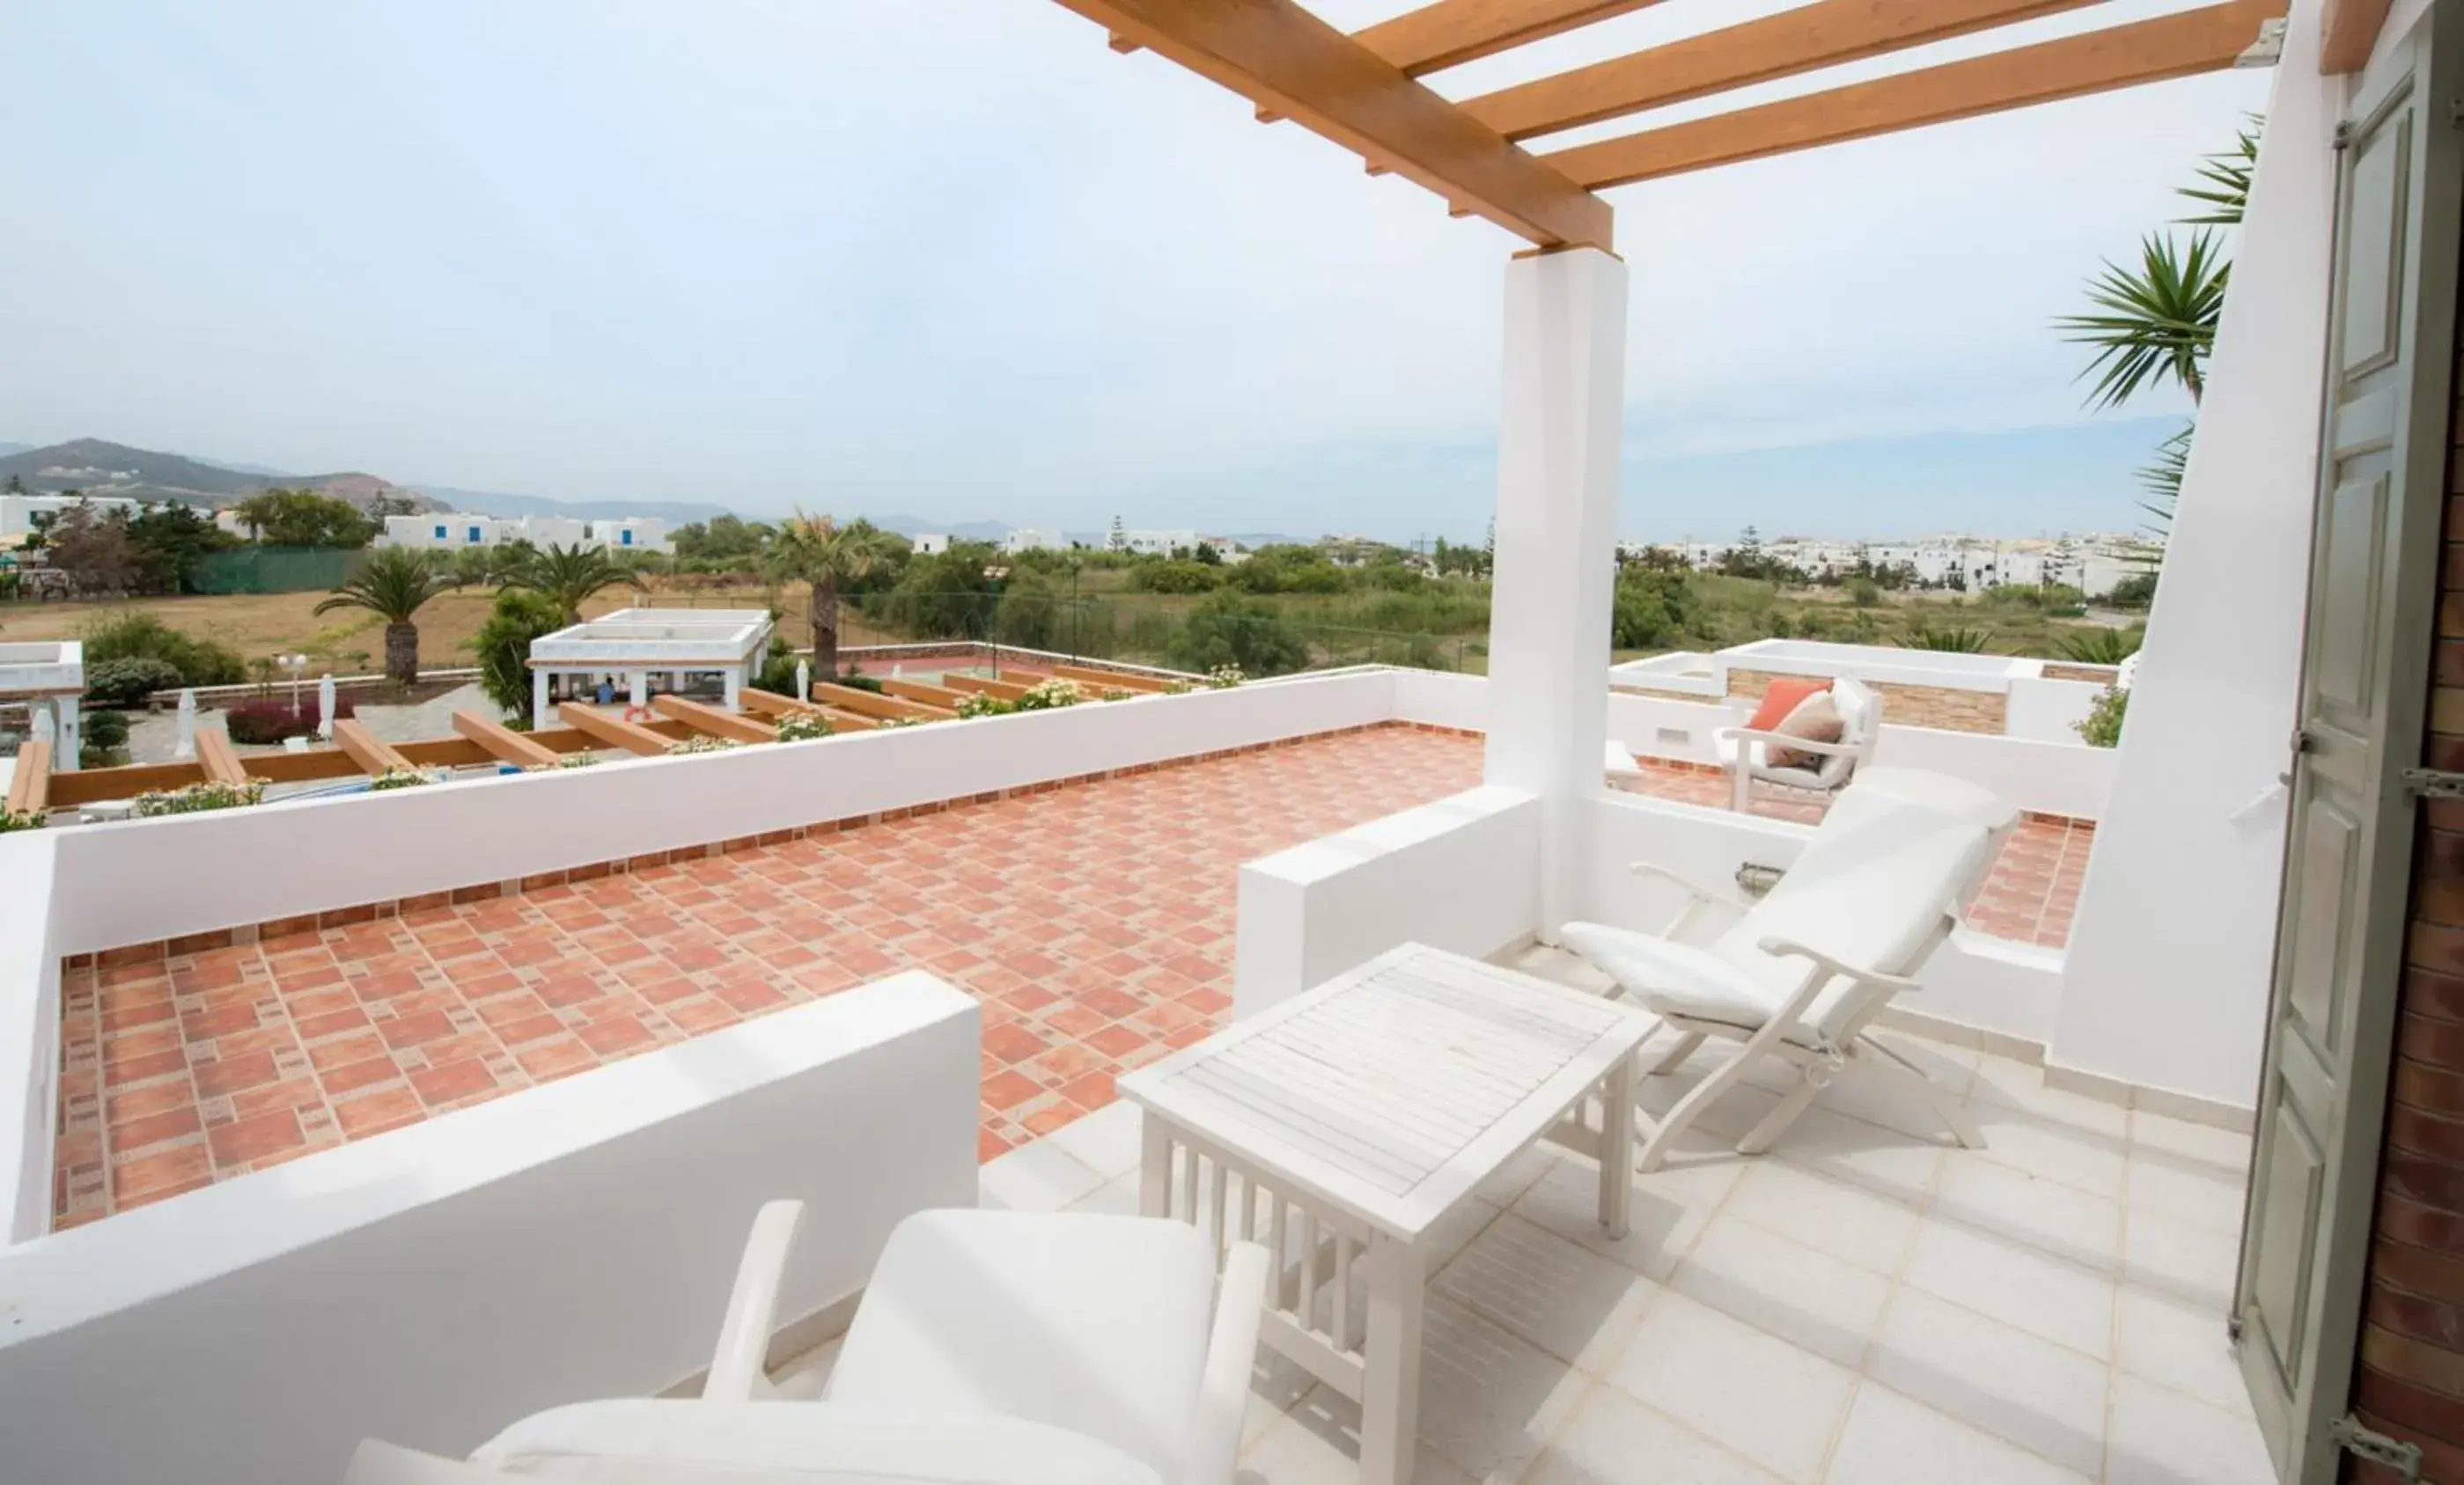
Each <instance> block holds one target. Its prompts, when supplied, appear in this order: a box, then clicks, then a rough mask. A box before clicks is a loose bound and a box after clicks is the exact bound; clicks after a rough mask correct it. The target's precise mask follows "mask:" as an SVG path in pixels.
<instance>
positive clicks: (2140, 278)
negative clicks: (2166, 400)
mask: <svg viewBox="0 0 2464 1485" xmlns="http://www.w3.org/2000/svg"><path fill="white" fill-rule="evenodd" d="M2139 257H2140V261H2139V267H2138V269H2137V271H2136V272H2131V271H2126V270H2124V269H2122V268H2119V267H2117V266H2115V265H2114V264H2113V263H2111V262H2108V263H2106V264H2105V265H2104V272H2103V273H2100V274H2099V275H2097V277H2096V278H2094V279H2093V280H2091V281H2090V282H2089V285H2088V295H2087V296H2088V302H2090V303H2091V304H2093V305H2095V306H2096V310H2097V312H2096V313H2094V314H2090V315H2065V316H2063V317H2061V318H2059V319H2057V320H2056V321H2055V322H2054V323H2055V325H2056V326H2057V327H2058V328H2059V329H2062V330H2064V331H2067V332H2069V334H2068V336H2067V337H2066V338H2068V339H2070V340H2073V341H2076V342H2078V343H2079V344H2082V345H2093V346H2095V347H2097V352H2096V354H2095V355H2094V356H2093V357H2091V358H2089V360H2088V363H2087V370H2086V371H2083V372H2081V373H2079V374H2080V375H2081V376H2089V375H2094V376H2095V377H2096V379H2097V381H2096V385H2095V386H2094V387H2093V388H2092V389H2090V391H2089V393H2088V405H2089V406H2091V407H2119V406H2120V405H2122V404H2123V403H2125V402H2128V401H2129V400H2130V399H2131V398H2132V397H2133V396H2134V395H2136V394H2137V393H2139V392H2141V391H2143V390H2145V388H2147V387H2149V386H2153V385H2155V384H2157V383H2159V382H2167V381H2172V382H2180V383H2181V384H2182V386H2183V388H2184V389H2185V390H2186V391H2188V392H2189V394H2190V401H2191V402H2192V403H2193V404H2196V403H2197V402H2198V400H2199V398H2200V395H2201V394H2202V393H2203V392H2204V391H2205V390H2206V387H2207V382H2206V371H2207V360H2208V353H2209V352H2210V351H2211V350H2212V349H2214V348H2215V343H2216V319H2217V317H2219V316H2220V315H2221V314H2222V313H2223V311H2224V304H2225V289H2226V287H2227V286H2228V284H2229V282H2230V280H2231V278H2232V275H2233V265H2232V264H2231V263H2230V262H2228V261H2227V260H2226V258H2225V255H2224V249H2223V247H2222V245H2221V244H2220V243H2219V242H2218V240H2217V238H2216V234H2215V233H2213V232H2211V231H2208V230H2204V229H2202V230H2200V231H2196V232H2193V233H2191V234H2190V241H2189V246H2188V247H2187V248H2184V247H2177V246H2176V245H2175V243H2174V241H2173V239H2172V237H2171V236H2169V235H2158V234H2155V233H2150V234H2149V235H2148V236H2146V237H2145V238H2144V239H2142V241H2141V242H2140V245H2139Z"/></svg>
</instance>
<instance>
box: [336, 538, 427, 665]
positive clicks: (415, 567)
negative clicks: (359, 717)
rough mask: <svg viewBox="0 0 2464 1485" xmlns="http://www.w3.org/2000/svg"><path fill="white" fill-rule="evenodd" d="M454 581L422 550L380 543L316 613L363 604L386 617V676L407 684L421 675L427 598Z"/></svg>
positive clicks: (365, 608) (379, 615)
mask: <svg viewBox="0 0 2464 1485" xmlns="http://www.w3.org/2000/svg"><path fill="white" fill-rule="evenodd" d="M456 585H457V584H456V583H455V582H454V580H453V579H452V578H451V577H450V576H448V575H447V574H446V572H445V571H444V569H442V568H440V567H439V566H438V565H437V564H436V563H435V562H434V561H432V560H430V559H429V557H428V555H427V554H426V553H424V552H414V551H412V550H410V549H409V548H407V547H381V548H379V549H378V550H376V551H375V552H372V553H370V554H369V555H368V560H367V563H366V565H364V566H363V567H362V568H361V569H360V571H359V576H357V577H355V578H353V579H351V580H350V581H348V582H345V583H343V584H342V585H341V587H339V588H336V589H335V590H334V594H333V597H331V598H328V599H325V600H323V601H320V602H319V603H318V605H317V608H316V612H318V613H319V614H324V613H330V612H332V611H333V610H335V609H338V608H358V609H364V610H365V611H367V612H368V613H371V614H374V615H376V616H377V617H378V618H380V619H383V620H384V621H385V675H386V676H387V677H388V678H389V679H391V680H394V681H397V682H399V683H401V684H402V685H405V686H407V685H409V684H410V683H412V682H413V681H416V680H418V679H419V625H418V624H417V623H416V622H413V621H415V620H416V619H417V617H418V615H419V611H420V609H422V608H423V607H426V606H427V603H428V601H429V599H432V598H434V597H436V595H438V594H440V593H443V592H445V591H446V590H447V589H449V588H452V587H454V586H456Z"/></svg>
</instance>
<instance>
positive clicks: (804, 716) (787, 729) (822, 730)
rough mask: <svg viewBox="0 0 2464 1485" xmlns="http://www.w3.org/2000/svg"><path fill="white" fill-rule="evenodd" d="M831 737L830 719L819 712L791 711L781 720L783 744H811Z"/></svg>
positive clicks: (780, 734)
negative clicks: (815, 740)
mask: <svg viewBox="0 0 2464 1485" xmlns="http://www.w3.org/2000/svg"><path fill="white" fill-rule="evenodd" d="M828 735H830V719H829V718H827V717H825V716H824V715H822V714H821V713H820V712H818V711H790V712H788V713H787V714H786V715H785V716H782V717H781V718H780V719H779V740H780V741H781V742H811V741H812V740H813V739H814V738H816V737H827V736H828Z"/></svg>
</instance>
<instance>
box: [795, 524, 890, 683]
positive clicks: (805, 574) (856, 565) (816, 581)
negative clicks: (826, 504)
mask: <svg viewBox="0 0 2464 1485" xmlns="http://www.w3.org/2000/svg"><path fill="white" fill-rule="evenodd" d="M893 550H894V548H893V547H892V545H891V539H890V536H889V535H888V534H886V533H884V532H881V531H877V530H875V529H874V528H873V526H872V524H871V523H870V522H869V521H856V522H854V523H853V524H851V525H847V526H841V525H839V524H838V523H837V522H836V521H834V520H832V519H831V518H830V517H828V516H826V515H806V514H805V513H803V511H801V510H800V511H798V512H797V513H795V514H794V515H791V516H789V517H788V518H787V519H786V520H785V521H782V522H781V523H780V526H779V533H778V535H776V536H774V537H772V538H771V542H770V560H771V563H772V565H773V566H774V567H775V568H776V569H777V571H778V574H779V576H781V577H782V578H787V579H803V580H804V581H806V582H809V583H811V584H812V585H813V600H812V604H811V607H810V611H809V613H808V615H807V617H808V618H809V619H810V620H811V621H812V626H813V671H814V673H815V674H817V675H820V676H823V677H825V678H827V677H833V676H836V675H837V674H838V673H839V584H840V583H842V582H854V581H857V580H859V579H864V578H867V577H869V576H871V574H872V572H873V571H874V570H875V569H876V568H878V567H880V566H881V564H882V563H883V562H885V561H887V560H889V558H890V556H891V552H892V551H893Z"/></svg>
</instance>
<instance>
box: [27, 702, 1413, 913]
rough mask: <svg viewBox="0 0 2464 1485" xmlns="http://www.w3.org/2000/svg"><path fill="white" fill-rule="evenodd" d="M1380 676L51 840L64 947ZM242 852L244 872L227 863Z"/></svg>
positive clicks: (645, 843) (951, 771) (726, 822)
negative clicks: (54, 844) (56, 859)
mask: <svg viewBox="0 0 2464 1485" xmlns="http://www.w3.org/2000/svg"><path fill="white" fill-rule="evenodd" d="M1394 695H1395V682H1394V678H1393V675H1392V674H1391V673H1390V672H1376V671H1372V672H1358V673H1352V674H1346V675H1337V676H1327V677H1322V678H1306V679H1299V680H1294V681H1290V682H1286V683H1280V684H1277V685H1273V686H1246V687H1240V688H1234V689H1230V690H1202V691H1192V692H1190V693H1189V694H1187V695H1181V696H1146V697H1139V698H1137V699H1135V700H1132V701H1116V702H1104V703H1087V704H1083V705H1080V706H1076V707H1067V708H1063V709H1060V710H1051V711H1034V712H1022V713H1019V714H1016V715H1012V716H1002V717H986V718H980V719H978V720H975V721H969V722H943V723H936V724H935V725H933V726H930V727H918V728H904V729H898V730H895V731H890V732H862V733H848V734H843V735H840V736H835V737H827V738H823V739H820V740H818V741H814V742H806V743H786V744H775V745H767V746H762V747H755V748H744V749H739V750H736V751H733V752H727V753H703V754H699V755H696V756H691V757H668V758H639V759H627V760H623V761H613V762H608V763H604V764H601V765H600V766H599V767H596V768H586V769H572V770H565V771H559V772H551V773H541V774H533V775H502V776H497V777H488V778H477V779H470V780H457V781H455V782H452V783H450V784H441V785H432V786H429V787H428V788H424V789H404V790H397V791H392V792H388V793H385V794H359V795H352V796H347V797H340V798H324V799H301V800H296V801H285V802H280V803H273V804H264V805H258V806H256V807H254V808H252V809H239V810H223V811H217V812H214V813H211V814H203V815H187V816H177V817H172V818H168V819H146V820H130V821H124V822H119V823H112V824H96V825H79V826H73V827H68V828H64V829H55V830H52V831H48V832H46V834H48V835H52V836H55V837H57V849H58V852H59V882H60V887H59V894H60V903H59V911H58V916H57V918H56V919H55V927H56V932H57V935H58V939H57V947H58V950H59V951H60V952H63V953H79V952H84V951H88V950H99V949H111V948H116V947H118V946H120V945H122V944H133V943H144V942H150V941H152V940H157V939H163V938H169V937H174V936H177V935H180V934H185V933H197V932H206V931H210V930H213V929H218V928H232V927H236V926H238V925H242V924H251V923H261V922H265V921H267V920H270V919H275V918H282V917H289V916H293V915H295V914H299V913H307V912H318V911H323V910H326V909H330V908H338V907H349V906H357V905H359V904H362V903H370V902H384V901H387V900H390V899H395V898H401V897H409V896H414V895H417V894H420V893H425V892H436V891H442V890H445V889H447V888H450V887H456V886H472V885H477V884H486V883H491V882H502V881H510V880H513V879H516V878H519V877H525V876H531V875H535V874H538V873H541V872H548V871H557V870H562V869H565V868H568V867H573V866H581V865H586V864H589V863H593V862H602V861H611V860H615V859H618V858H622V857H627V856H637V855H642V854H645V853H648V852H651V851H665V850H673V849H676V848H679V847H683V846H691V845H696V844H700V843H703V842H705V841H716V840H722V839H727V838H731V837H736V836H748V835H758V834H759V833H761V832H763V831H769V830H778V829H781V828H784V827H787V826H790V825H800V824H805V823H808V822H811V821H816V820H827V819H850V818H854V817H858V816H864V815H870V814H874V813H877V812H880V811H884V810H894V809H904V808H909V807H913V806H915V805H919V804H928V803H933V802H935V801H938V800H943V799H952V798H964V797H968V796H971V795H978V794H988V793H991V792H994V791H997V790H1001V789H1015V788H1019V787H1022V786H1024V785H1028V784H1036V783H1042V782H1045V781H1047V780H1051V779H1057V778H1067V777H1071V776H1073V775H1082V774H1089V773H1096V772H1101V771H1104V770H1110V769H1120V768H1130V767H1134V766H1136V765H1139V764H1145V763H1159V762H1165V761H1168V760H1171V759H1174V758H1182V757H1189V756H1191V755H1193V754H1197V753H1210V752H1214V751H1216V750H1219V749H1225V748H1240V747H1246V746H1249V745H1252V744H1257V743H1267V742H1276V741H1281V740H1284V739H1287V738H1294V737H1304V736H1308V735H1309V734H1311V733H1316V732H1331V731H1334V730H1337V729H1341V728H1348V727H1359V726H1365V725H1368V724H1371V723H1376V722H1385V721H1388V720H1391V719H1392V718H1393V716H1394V714H1395V701H1394ZM242 865H244V866H245V869H234V868H236V867H240V866H242Z"/></svg>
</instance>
